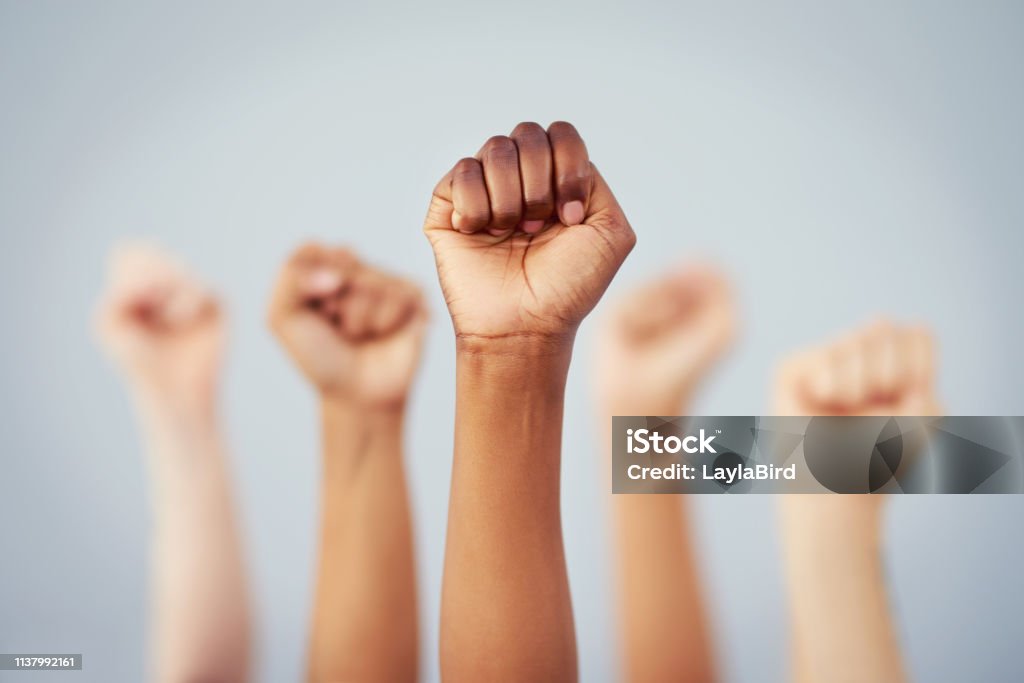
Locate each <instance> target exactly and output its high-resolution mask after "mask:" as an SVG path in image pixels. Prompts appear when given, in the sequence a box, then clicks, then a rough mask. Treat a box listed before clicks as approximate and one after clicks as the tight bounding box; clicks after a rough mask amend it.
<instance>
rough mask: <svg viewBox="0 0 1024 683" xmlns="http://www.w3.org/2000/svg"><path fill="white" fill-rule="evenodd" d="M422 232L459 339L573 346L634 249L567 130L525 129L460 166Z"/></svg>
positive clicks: (444, 184) (442, 186) (436, 198)
mask: <svg viewBox="0 0 1024 683" xmlns="http://www.w3.org/2000/svg"><path fill="white" fill-rule="evenodd" d="M424 231H425V233H426V235H427V237H428V238H429V240H430V243H431V245H432V246H433V249H434V257H435V260H436V262H437V272H438V276H439V278H440V280H441V288H442V290H443V291H444V296H445V300H446V302H447V304H448V310H449V312H450V313H451V317H452V322H453V324H454V327H455V332H456V335H457V337H458V338H459V339H460V340H462V341H469V342H481V343H484V344H486V343H487V342H488V341H490V340H495V339H509V338H511V339H521V340H526V339H529V338H537V339H541V340H549V339H561V338H571V337H572V335H573V334H574V333H575V330H576V328H577V326H578V325H579V323H580V321H582V320H583V318H584V317H585V316H586V315H587V314H588V313H589V312H590V310H591V309H592V308H593V307H594V305H595V304H596V303H597V301H598V300H599V299H600V298H601V295H602V293H603V292H604V290H605V288H606V287H607V286H608V283H609V282H610V281H611V279H612V277H613V276H614V275H615V273H616V271H618V269H619V266H620V265H621V264H622V262H623V260H624V259H625V258H626V256H627V255H628V254H629V252H630V250H631V249H632V248H633V244H634V243H635V240H636V238H635V236H634V234H633V230H632V228H631V227H630V225H629V222H628V221H627V220H626V217H625V215H623V213H622V209H621V208H619V205H618V202H616V201H615V197H613V196H612V193H611V191H610V190H609V189H608V186H607V185H606V184H605V181H604V179H603V178H602V177H601V174H600V173H598V172H597V169H596V168H595V167H594V165H593V164H592V163H591V162H590V158H589V156H588V154H587V149H586V146H585V145H584V144H583V140H582V139H581V138H580V136H579V133H577V132H576V129H575V128H573V126H572V125H570V124H568V123H564V122H558V123H553V124H551V126H550V127H549V128H548V129H547V130H546V131H545V130H544V129H543V128H541V127H540V126H539V125H537V124H536V123H521V124H519V125H518V126H516V128H515V129H514V130H513V131H512V132H511V134H510V135H509V136H507V137H506V136H496V137H492V138H491V139H489V140H488V141H487V142H486V143H485V144H484V146H483V147H482V148H481V149H480V151H479V152H478V153H477V155H476V156H475V157H470V158H465V159H462V160H461V161H459V162H458V163H457V164H456V165H455V167H454V168H452V170H451V171H449V172H448V174H447V175H445V177H444V178H442V180H441V181H440V182H439V183H438V185H437V187H436V188H435V190H434V195H433V198H432V200H431V203H430V209H429V211H428V213H427V218H426V221H425V223H424Z"/></svg>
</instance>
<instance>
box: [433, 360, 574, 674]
mask: <svg viewBox="0 0 1024 683" xmlns="http://www.w3.org/2000/svg"><path fill="white" fill-rule="evenodd" d="M505 351H507V353H506V352H504V351H502V350H500V349H499V350H498V351H497V352H496V353H494V354H492V353H481V352H478V351H477V350H474V349H471V348H466V347H465V346H462V347H460V350H459V353H458V360H457V405H456V428H455V459H454V465H453V472H452V488H451V502H450V509H449V517H448V540H447V548H446V555H445V574H444V588H443V594H442V606H441V610H442V618H441V669H442V676H443V678H445V680H451V681H481V680H488V681H503V680H507V681H523V680H530V681H560V682H563V681H572V680H575V678H576V643H575V634H574V628H573V617H572V604H571V600H570V596H569V583H568V578H567V575H566V567H565V553H564V548H563V545H562V530H561V514H560V509H559V500H560V498H559V483H560V467H561V450H560V449H561V433H562V406H563V399H564V391H565V377H566V372H567V370H568V366H569V358H570V355H571V344H570V343H557V344H552V345H550V346H535V345H534V344H533V343H532V342H531V343H527V342H524V343H522V344H515V345H510V346H508V347H506V349H505ZM520 354H522V355H520Z"/></svg>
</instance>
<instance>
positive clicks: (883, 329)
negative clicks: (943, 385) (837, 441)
mask: <svg viewBox="0 0 1024 683" xmlns="http://www.w3.org/2000/svg"><path fill="white" fill-rule="evenodd" d="M775 412H776V414H777V415H823V416H824V415H851V416H853V415H862V416H918V415H919V416H929V415H940V414H941V408H940V406H939V402H938V400H937V398H936V396H935V350H934V342H933V340H932V336H931V333H930V332H929V331H928V330H927V329H924V328H921V327H913V326H904V325H896V324H893V323H889V322H885V321H880V322H876V323H873V324H871V325H867V326H865V327H863V328H861V329H858V330H856V331H854V332H852V333H850V334H847V335H845V336H843V337H841V338H840V339H838V340H836V341H834V342H832V343H828V344H824V345H822V346H820V347H816V348H811V349H807V350H805V351H802V352H799V353H796V354H794V355H792V356H791V357H790V358H789V359H787V360H786V361H785V362H783V364H782V365H781V367H780V370H779V373H778V377H777V379H776V387H775ZM883 499H884V496H879V495H870V494H862V495H857V494H843V495H837V494H822V495H814V496H800V495H791V496H784V497H783V500H782V510H783V519H784V521H785V522H786V524H787V526H788V527H791V528H796V529H801V530H805V531H810V532H812V533H823V534H825V535H828V534H830V533H833V532H834V531H835V529H836V528H837V526H838V527H841V528H843V529H861V528H869V529H873V530H874V529H877V526H878V514H879V510H880V503H881V501H882V500H883Z"/></svg>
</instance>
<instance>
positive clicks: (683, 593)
mask: <svg viewBox="0 0 1024 683" xmlns="http://www.w3.org/2000/svg"><path fill="white" fill-rule="evenodd" d="M651 408H653V412H651V411H650V409H651ZM677 411H678V406H668V405H661V406H658V405H655V406H650V407H649V408H648V412H646V413H642V414H651V415H672V414H675V413H676V412H677ZM603 412H604V413H605V414H606V419H605V420H604V421H603V422H602V423H601V428H602V429H604V431H605V432H607V428H608V427H609V425H610V421H611V416H612V415H615V414H618V415H627V414H628V415H633V414H639V413H636V412H630V411H629V410H628V409H625V407H623V408H620V409H618V410H616V409H610V408H606V409H605V410H604V411H603ZM605 450H606V451H609V450H610V443H608V441H607V437H606V439H605ZM606 456H607V457H608V459H610V453H606ZM612 515H613V528H614V534H615V545H616V549H615V556H616V567H617V573H616V580H617V583H618V590H617V601H618V605H619V618H620V620H621V624H622V626H621V629H622V635H623V671H624V673H625V680H626V681H628V682H631V683H641V682H645V681H668V680H671V681H694V682H699V683H709V682H710V681H713V680H715V679H716V675H715V667H714V653H713V651H712V646H711V636H710V633H709V628H708V624H707V620H706V615H705V610H704V593H703V591H702V590H701V583H700V572H699V570H698V567H697V561H696V558H695V557H694V553H693V547H692V540H691V529H690V504H689V501H688V500H687V498H686V497H685V496H682V495H677V494H650V495H639V494H637V495H626V494H620V495H613V496H612Z"/></svg>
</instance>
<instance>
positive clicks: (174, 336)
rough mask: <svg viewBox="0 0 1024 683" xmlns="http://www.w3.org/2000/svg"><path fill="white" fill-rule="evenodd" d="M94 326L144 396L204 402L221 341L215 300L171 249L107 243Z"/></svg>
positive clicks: (179, 404)
mask: <svg viewBox="0 0 1024 683" xmlns="http://www.w3.org/2000/svg"><path fill="white" fill-rule="evenodd" d="M96 331H97V336H98V337H99V340H100V343H101V345H102V346H103V348H104V349H105V350H106V351H107V353H108V354H109V355H110V356H111V357H112V358H113V359H114V361H115V362H116V363H117V364H118V365H119V366H120V368H121V370H122V372H123V373H124V374H125V376H126V377H127V379H128V381H129V383H130V384H131V385H132V387H133V388H135V389H136V390H138V391H142V392H143V393H144V397H145V398H146V399H147V400H155V401H157V402H158V403H160V404H161V405H168V404H171V405H173V407H174V408H175V409H183V410H189V409H193V408H202V409H206V408H209V407H210V402H211V401H212V399H213V394H214V390H215V388H216V382H217V379H218V376H219V370H220V364H221V357H222V352H223V346H224V324H223V320H222V315H221V311H220V306H219V305H218V303H217V301H216V299H215V298H214V297H213V296H212V295H211V294H210V292H209V290H208V289H207V288H206V287H205V286H204V285H203V284H202V283H201V282H200V281H199V280H198V279H197V278H196V277H195V276H193V275H192V274H191V273H189V272H188V271H187V270H186V269H185V267H184V266H183V265H181V264H180V263H178V262H177V261H176V260H175V259H173V258H172V257H171V256H169V255H167V254H166V253H164V252H163V251H161V250H160V249H158V248H156V247H153V246H143V245H130V246H123V247H120V248H117V249H115V250H114V252H113V253H112V255H111V259H110V267H109V274H108V284H107V289H106V292H105V293H104V294H103V296H102V297H101V299H100V303H99V305H98V307H97V312H96Z"/></svg>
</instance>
